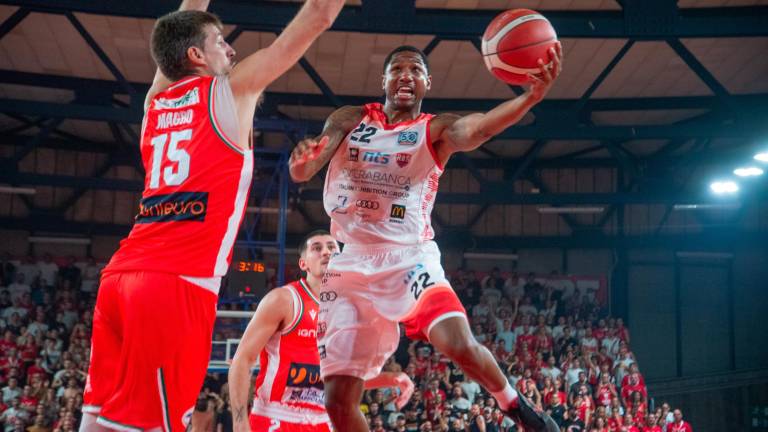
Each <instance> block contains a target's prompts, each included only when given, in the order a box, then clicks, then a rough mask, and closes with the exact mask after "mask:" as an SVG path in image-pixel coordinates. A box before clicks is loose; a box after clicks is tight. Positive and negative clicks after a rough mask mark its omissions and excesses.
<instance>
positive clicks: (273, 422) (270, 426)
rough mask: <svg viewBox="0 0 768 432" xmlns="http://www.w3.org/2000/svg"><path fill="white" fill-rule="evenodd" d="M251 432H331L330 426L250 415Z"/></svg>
mask: <svg viewBox="0 0 768 432" xmlns="http://www.w3.org/2000/svg"><path fill="white" fill-rule="evenodd" d="M248 420H249V421H250V423H251V431H252V432H331V431H332V430H333V429H331V425H330V424H328V423H320V424H316V425H312V424H306V423H289V422H286V421H282V420H277V419H273V418H269V417H262V416H259V415H255V414H251V415H250V416H249V417H248Z"/></svg>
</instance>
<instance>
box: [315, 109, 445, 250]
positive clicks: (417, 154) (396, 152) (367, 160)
mask: <svg viewBox="0 0 768 432" xmlns="http://www.w3.org/2000/svg"><path fill="white" fill-rule="evenodd" d="M363 111H364V112H363V118H362V120H361V121H360V124H358V126H357V127H356V128H355V129H354V130H352V132H350V133H349V134H348V135H347V137H346V138H344V141H343V142H342V143H341V144H340V145H339V148H338V149H337V151H336V155H335V156H334V157H333V159H332V160H331V163H330V165H329V167H328V174H327V175H326V179H325V190H324V192H323V204H324V206H325V211H326V213H328V215H329V216H330V217H331V233H332V234H333V236H334V237H335V238H336V240H338V241H340V242H342V243H350V244H369V245H370V244H379V243H396V244H406V245H407V244H416V243H421V242H425V241H428V240H431V239H432V238H433V237H434V230H433V229H432V223H431V217H430V214H431V213H432V207H433V206H434V203H435V196H436V195H437V187H438V183H439V179H440V175H441V174H442V173H443V167H442V166H440V163H439V161H438V160H437V157H436V153H435V151H434V149H433V147H432V142H431V141H430V136H429V122H430V120H431V119H432V118H433V117H434V116H433V115H432V114H424V113H422V114H421V115H419V117H417V118H416V119H414V120H410V121H405V122H401V123H396V124H388V123H387V117H386V115H385V114H384V112H383V111H382V105H381V104H379V103H372V104H367V105H365V106H364V107H363Z"/></svg>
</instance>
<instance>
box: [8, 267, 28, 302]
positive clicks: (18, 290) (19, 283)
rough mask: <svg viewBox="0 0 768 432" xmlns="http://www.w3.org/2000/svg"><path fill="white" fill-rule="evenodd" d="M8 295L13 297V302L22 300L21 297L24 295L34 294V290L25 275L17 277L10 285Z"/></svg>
mask: <svg viewBox="0 0 768 432" xmlns="http://www.w3.org/2000/svg"><path fill="white" fill-rule="evenodd" d="M8 293H10V295H11V301H13V300H16V299H18V300H21V296H22V294H24V293H27V294H30V295H31V294H32V288H31V287H30V286H29V284H28V283H26V280H25V276H24V273H19V274H17V275H16V279H15V280H14V282H13V283H11V284H10V285H8Z"/></svg>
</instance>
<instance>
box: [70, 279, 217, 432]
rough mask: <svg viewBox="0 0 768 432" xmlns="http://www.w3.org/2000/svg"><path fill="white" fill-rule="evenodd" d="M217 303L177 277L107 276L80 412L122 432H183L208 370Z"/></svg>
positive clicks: (211, 295) (98, 305)
mask: <svg viewBox="0 0 768 432" xmlns="http://www.w3.org/2000/svg"><path fill="white" fill-rule="evenodd" d="M216 300H217V296H216V295H215V294H214V293H213V292H210V291H208V290H205V289H204V288H201V287H199V286H197V285H194V284H191V283H189V282H187V281H185V280H183V279H181V278H180V277H179V276H177V275H172V274H164V273H150V272H124V273H112V274H108V275H105V276H104V277H103V278H102V281H101V286H100V288H99V293H98V297H97V299H96V309H95V311H94V314H93V339H92V345H91V364H90V368H89V370H88V379H87V381H86V385H85V395H84V396H83V412H85V413H91V414H93V415H97V416H98V417H97V422H98V423H99V424H102V425H103V426H106V427H109V428H112V429H117V430H122V431H131V430H137V431H139V430H145V429H150V428H155V427H162V428H163V430H165V431H167V432H171V431H173V432H176V431H179V432H181V431H183V430H185V429H186V425H185V420H184V417H185V416H186V417H187V418H189V414H190V413H191V412H192V408H193V406H194V403H195V400H196V399H197V395H198V393H199V392H200V388H201V386H202V384H203V379H204V378H205V372H206V369H207V367H208V361H209V357H210V352H211V337H212V333H213V324H214V320H215V319H216Z"/></svg>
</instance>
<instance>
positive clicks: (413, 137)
mask: <svg viewBox="0 0 768 432" xmlns="http://www.w3.org/2000/svg"><path fill="white" fill-rule="evenodd" d="M417 142H419V133H418V132H416V131H403V132H400V133H399V134H398V135H397V143H398V144H400V145H409V146H410V145H416V143H417Z"/></svg>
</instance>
